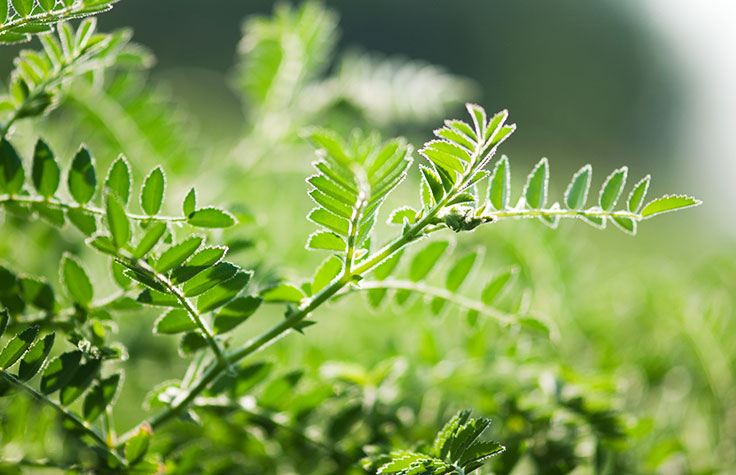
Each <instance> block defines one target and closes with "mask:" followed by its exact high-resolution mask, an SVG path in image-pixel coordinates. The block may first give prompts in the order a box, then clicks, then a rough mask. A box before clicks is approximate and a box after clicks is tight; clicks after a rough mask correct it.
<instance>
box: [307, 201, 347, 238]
mask: <svg viewBox="0 0 736 475" xmlns="http://www.w3.org/2000/svg"><path fill="white" fill-rule="evenodd" d="M307 219H309V220H310V221H312V222H313V223H315V224H319V225H320V226H324V227H325V228H327V229H329V230H330V231H334V232H336V233H337V234H340V235H342V236H347V235H348V232H349V230H350V222H349V221H348V220H347V219H344V218H341V217H339V216H335V215H334V214H332V213H330V212H329V211H327V210H324V209H322V208H314V209H313V210H312V211H311V212H310V213H309V216H307Z"/></svg>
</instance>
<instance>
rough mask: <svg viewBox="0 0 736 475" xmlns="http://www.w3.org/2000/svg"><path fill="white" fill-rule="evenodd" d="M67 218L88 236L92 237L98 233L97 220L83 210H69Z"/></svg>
mask: <svg viewBox="0 0 736 475" xmlns="http://www.w3.org/2000/svg"><path fill="white" fill-rule="evenodd" d="M66 216H67V217H68V218H69V221H71V222H72V224H73V225H74V226H75V227H76V228H77V229H79V230H80V231H81V232H82V233H84V234H85V235H86V236H91V235H92V234H94V233H95V231H97V219H96V218H95V216H94V215H92V214H90V213H89V212H87V211H85V210H84V209H83V208H69V209H67V210H66Z"/></svg>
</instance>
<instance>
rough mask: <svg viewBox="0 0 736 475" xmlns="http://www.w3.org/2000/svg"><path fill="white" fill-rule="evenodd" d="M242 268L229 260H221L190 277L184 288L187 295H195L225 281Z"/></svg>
mask: <svg viewBox="0 0 736 475" xmlns="http://www.w3.org/2000/svg"><path fill="white" fill-rule="evenodd" d="M238 270H240V268H239V267H238V266H236V265H234V264H231V263H229V262H220V263H219V264H217V265H215V266H212V267H210V268H208V269H206V270H204V271H202V272H200V273H199V274H197V275H195V276H194V277H192V278H191V279H189V280H188V281H187V282H186V283H185V284H184V287H183V288H182V290H183V292H184V295H186V296H187V297H195V296H197V295H200V294H202V293H204V292H206V291H208V290H209V289H211V288H212V287H214V286H216V285H217V284H219V283H220V282H224V281H226V280H227V279H229V278H230V277H232V276H233V275H235V273H236V272H237V271H238Z"/></svg>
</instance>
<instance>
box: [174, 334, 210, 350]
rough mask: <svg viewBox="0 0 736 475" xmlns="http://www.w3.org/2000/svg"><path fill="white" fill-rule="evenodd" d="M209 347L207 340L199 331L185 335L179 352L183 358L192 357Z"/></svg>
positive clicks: (180, 343)
mask: <svg viewBox="0 0 736 475" xmlns="http://www.w3.org/2000/svg"><path fill="white" fill-rule="evenodd" d="M206 347H207V340H206V339H205V337H204V336H203V335H202V333H200V332H199V331H192V332H188V333H185V334H184V336H183V337H182V338H181V341H180V342H179V352H180V353H181V354H182V355H183V356H187V355H191V354H193V353H195V352H197V351H199V350H201V349H202V348H206Z"/></svg>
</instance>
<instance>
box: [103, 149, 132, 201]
mask: <svg viewBox="0 0 736 475" xmlns="http://www.w3.org/2000/svg"><path fill="white" fill-rule="evenodd" d="M105 187H106V188H107V189H108V190H109V191H110V192H112V193H113V194H115V196H117V197H118V199H120V202H121V203H122V204H123V205H127V204H128V201H130V187H131V179H130V165H129V164H128V160H126V159H125V157H124V156H122V155H120V156H119V157H118V158H117V160H115V161H114V162H113V163H112V165H111V166H110V170H109V171H108V172H107V178H105Z"/></svg>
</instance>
